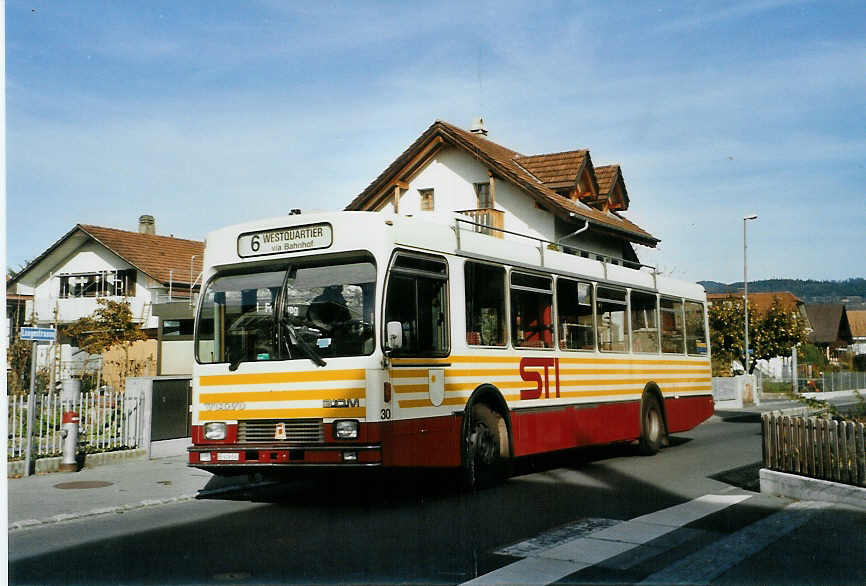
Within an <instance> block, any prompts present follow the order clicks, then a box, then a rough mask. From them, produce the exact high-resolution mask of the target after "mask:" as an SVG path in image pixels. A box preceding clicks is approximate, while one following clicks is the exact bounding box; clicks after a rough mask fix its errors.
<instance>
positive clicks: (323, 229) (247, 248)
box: [237, 222, 334, 258]
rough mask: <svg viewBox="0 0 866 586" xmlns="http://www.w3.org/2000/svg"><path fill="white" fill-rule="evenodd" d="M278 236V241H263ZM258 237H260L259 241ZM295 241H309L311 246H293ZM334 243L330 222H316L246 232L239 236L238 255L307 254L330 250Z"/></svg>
mask: <svg viewBox="0 0 866 586" xmlns="http://www.w3.org/2000/svg"><path fill="white" fill-rule="evenodd" d="M317 229H318V230H320V233H318V234H317V233H315V231H316V230H317ZM305 231H313V233H311V234H303V233H304V232H305ZM299 233H300V234H299ZM276 235H279V238H278V239H277V241H272V242H264V241H263V240H265V236H271V237H274V236H276ZM287 235H291V237H287ZM256 237H258V240H257V239H256ZM294 240H297V241H298V243H303V242H307V241H308V242H309V243H310V244H309V245H306V246H293V243H292V241H294ZM333 243H334V228H333V226H332V225H331V224H330V223H329V222H316V223H315V224H303V225H300V226H285V227H280V228H271V229H269V230H256V231H254V232H244V233H242V234H240V235H239V236H238V239H237V253H238V256H239V257H241V258H252V257H259V256H272V255H275V254H287V253H293V252H305V251H307V250H321V249H323V248H330V247H331V246H332V245H333Z"/></svg>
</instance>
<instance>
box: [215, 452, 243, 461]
mask: <svg viewBox="0 0 866 586" xmlns="http://www.w3.org/2000/svg"><path fill="white" fill-rule="evenodd" d="M240 459H241V455H240V452H219V453H218V454H217V460H219V461H220V462H237V461H238V460H240Z"/></svg>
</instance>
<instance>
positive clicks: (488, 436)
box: [462, 403, 504, 490]
mask: <svg viewBox="0 0 866 586" xmlns="http://www.w3.org/2000/svg"><path fill="white" fill-rule="evenodd" d="M501 421H502V417H501V416H500V415H499V414H498V413H496V412H495V411H492V410H491V409H490V407H488V406H487V405H483V404H480V403H479V404H477V405H473V406H472V411H471V415H470V417H469V425H468V426H466V427H465V429H466V432H465V433H464V437H463V470H462V472H463V482H462V484H463V488H464V489H466V490H476V489H478V488H483V487H485V486H490V485H492V484H494V483H495V482H496V481H497V480H499V479H500V478H501V476H502V474H503V471H504V460H503V459H502V454H503V449H502V446H501V435H500V433H499V429H500V426H501Z"/></svg>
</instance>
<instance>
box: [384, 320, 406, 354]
mask: <svg viewBox="0 0 866 586" xmlns="http://www.w3.org/2000/svg"><path fill="white" fill-rule="evenodd" d="M385 337H386V340H387V346H388V348H390V349H391V350H398V349H399V348H402V347H403V324H401V323H400V322H398V321H389V322H388V324H387V325H386V326H385Z"/></svg>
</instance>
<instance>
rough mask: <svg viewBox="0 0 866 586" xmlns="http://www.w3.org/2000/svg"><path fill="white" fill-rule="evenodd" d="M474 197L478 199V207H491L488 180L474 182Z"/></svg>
mask: <svg viewBox="0 0 866 586" xmlns="http://www.w3.org/2000/svg"><path fill="white" fill-rule="evenodd" d="M475 198H476V199H477V200H478V209H480V210H486V209H490V208H492V207H493V200H492V199H491V198H490V182H487V183H476V184H475Z"/></svg>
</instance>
